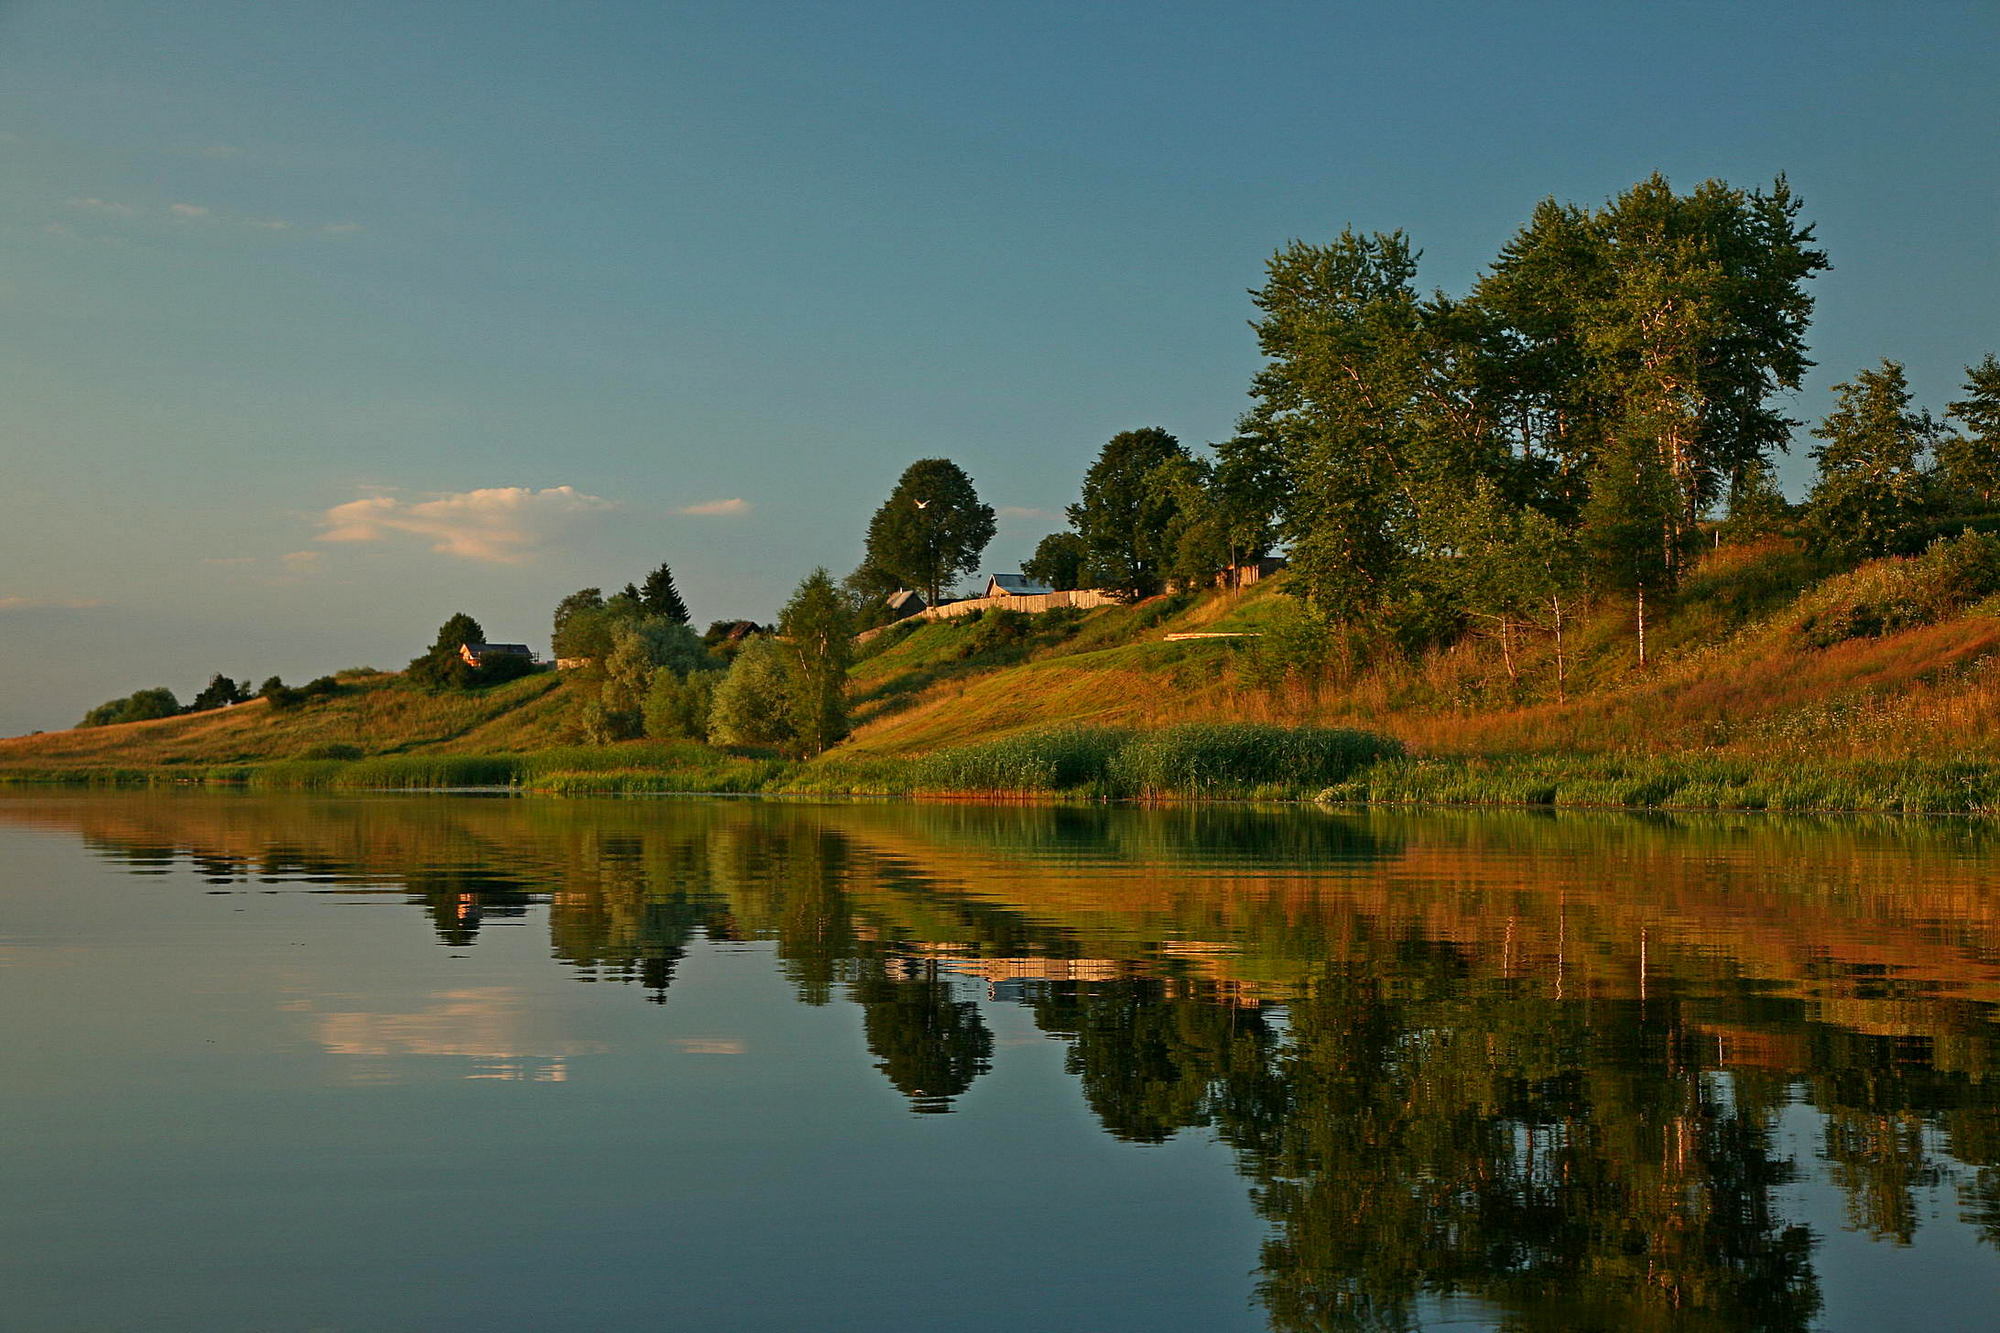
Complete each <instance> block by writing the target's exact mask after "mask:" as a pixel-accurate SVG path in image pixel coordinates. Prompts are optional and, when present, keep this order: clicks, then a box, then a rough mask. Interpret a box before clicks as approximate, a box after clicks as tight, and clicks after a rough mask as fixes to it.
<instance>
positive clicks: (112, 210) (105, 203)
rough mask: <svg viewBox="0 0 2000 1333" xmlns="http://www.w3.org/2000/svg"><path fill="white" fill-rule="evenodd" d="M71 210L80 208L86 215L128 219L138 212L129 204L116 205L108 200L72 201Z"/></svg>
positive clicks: (70, 202)
mask: <svg viewBox="0 0 2000 1333" xmlns="http://www.w3.org/2000/svg"><path fill="white" fill-rule="evenodd" d="M69 206H70V207H71V208H80V209H82V210H84V211H85V212H86V213H103V214H105V215H107V216H109V217H114V218H129V217H132V216H133V215H134V214H136V213H137V212H138V211H139V210H138V209H136V208H134V207H132V205H130V204H120V203H116V202H114V201H112V200H110V199H94V198H93V199H72V200H70V201H69Z"/></svg>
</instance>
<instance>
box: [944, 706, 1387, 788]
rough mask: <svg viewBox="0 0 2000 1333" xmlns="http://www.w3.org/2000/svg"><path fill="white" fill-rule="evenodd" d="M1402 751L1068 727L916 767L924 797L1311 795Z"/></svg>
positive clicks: (1234, 732) (1232, 725)
mask: <svg viewBox="0 0 2000 1333" xmlns="http://www.w3.org/2000/svg"><path fill="white" fill-rule="evenodd" d="M1401 753H1402V746H1401V745H1400V744H1398V743H1397V742H1396V741H1394V740H1391V739H1389V738H1388V737H1384V736H1377V735H1374V734H1372V733H1369V732H1365V731H1354V730H1348V729H1343V728H1322V727H1281V726H1274V725H1270V724H1268V723H1258V722H1189V723H1183V724H1181V725H1179V726H1172V727H1162V728H1159V729H1158V730H1153V731H1130V730H1126V729H1122V728H1115V727H1061V728H1056V729H1053V730H1049V731H1040V732H1031V733H1027V734H1024V735H1020V736H1010V737H1007V738H1005V739H1002V740H997V741H989V742H987V743H985V744H982V745H969V746H964V747H960V748H957V749H951V750H943V751H939V752H938V753H935V754H932V755H927V756H925V757H923V758H921V759H918V760H916V761H914V765H913V768H912V770H911V775H910V779H911V786H912V787H913V788H914V789H916V790H919V791H931V792H961V793H981V794H1006V793H1053V792H1063V793H1070V794H1075V795H1084V796H1103V797H1142V798H1151V797H1184V796H1210V797H1214V796H1225V797H1229V796H1235V797H1250V796H1259V797H1269V796H1280V797H1281V796H1287V795H1291V796H1296V795H1304V794H1309V793H1311V792H1314V791H1318V790H1321V789H1323V788H1325V787H1326V786H1327V785H1328V784H1330V783H1337V782H1340V781H1343V780H1345V779H1346V778H1347V777H1348V776H1349V775H1350V774H1352V773H1354V772H1355V770H1357V769H1358V768H1361V767H1363V766H1365V765H1367V764H1371V763H1374V762H1376V761H1377V760H1380V759H1383V758H1387V757H1391V756H1396V755H1400V754H1401Z"/></svg>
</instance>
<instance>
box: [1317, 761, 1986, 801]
mask: <svg viewBox="0 0 2000 1333" xmlns="http://www.w3.org/2000/svg"><path fill="white" fill-rule="evenodd" d="M1319 799H1320V801H1321V802H1323V803H1326V804H1373V805H1397V804H1456V805H1542V806H1599V807H1618V808H1625V809H1672V810H1777V811H1866V812H1887V813H1894V812H1901V813H1905V814H1995V813H2000V763H1993V762H1988V761H1980V760H1928V759H1911V760H1901V761H1895V762H1889V761H1850V762H1843V761H1838V760H1822V761H1818V762H1814V761H1810V760H1789V761H1785V762H1774V761H1771V760H1768V759H1766V760H1758V759H1754V758H1752V759H1737V758H1723V757H1712V756H1702V755H1689V756H1680V755H1674V756H1669V755H1584V756H1554V755H1520V756H1511V757H1505V758H1480V759H1455V758H1424V759H1410V758H1402V759H1388V760H1384V761H1382V762H1379V763H1376V764H1374V765H1371V766H1370V767H1368V768H1366V769H1363V770H1360V771H1358V772H1356V773H1355V774H1353V775H1352V776H1351V777H1349V778H1348V779H1347V780H1345V781H1343V782H1339V783H1334V784H1332V785H1330V786H1329V787H1327V789H1326V790H1324V791H1322V792H1321V793H1320V795H1319Z"/></svg>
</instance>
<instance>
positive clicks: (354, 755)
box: [299, 744, 361, 759]
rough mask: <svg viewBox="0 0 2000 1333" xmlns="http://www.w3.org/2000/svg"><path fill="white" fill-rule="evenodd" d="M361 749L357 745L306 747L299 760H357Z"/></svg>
mask: <svg viewBox="0 0 2000 1333" xmlns="http://www.w3.org/2000/svg"><path fill="white" fill-rule="evenodd" d="M360 757H361V747H360V746H358V745H340V744H330V745H312V746H308V747H307V748H306V750H305V752H304V753H303V754H301V755H300V756H299V758H301V759H359V758H360Z"/></svg>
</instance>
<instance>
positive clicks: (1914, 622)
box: [1797, 532, 2000, 648]
mask: <svg viewBox="0 0 2000 1333" xmlns="http://www.w3.org/2000/svg"><path fill="white" fill-rule="evenodd" d="M1995 592H2000V537H1996V536H1994V535H1992V534H1991V533H1985V532H1966V533H1961V534H1960V535H1958V536H1956V537H1950V538H1940V539H1939V540H1937V541H1935V542H1932V543H1931V545H1930V547H1929V549H1927V550H1926V551H1925V552H1924V553H1923V554H1922V555H1918V556H1908V557H1904V558H1900V559H1883V560H1876V561H1872V562H1870V563H1869V564H1866V565H1863V566H1862V567H1861V568H1859V569H1857V570H1855V571H1853V572H1852V573H1850V574H1846V575H1843V576H1841V577H1840V578H1836V579H1829V580H1828V581H1827V582H1826V583H1825V584H1824V585H1822V587H1821V588H1820V589H1819V590H1818V591H1816V592H1815V593H1814V594H1812V595H1811V596H1809V597H1808V598H1807V600H1806V607H1805V610H1806V613H1805V615H1804V616H1803V617H1801V618H1800V620H1799V622H1798V627H1797V628H1798V634H1799V636H1800V637H1801V638H1802V639H1804V640H1805V642H1806V643H1808V644H1809V645H1811V646H1812V647H1814V648H1830V647H1832V646H1833V645H1834V644H1837V643H1844V642H1846V641H1847V640H1849V639H1874V638H1881V637H1882V636H1884V635H1888V634H1894V633H1897V632H1898V631H1900V630H1906V629H1914V628H1916V627H1917V626H1920V625H1930V624H1935V623H1936V622H1937V621H1940V620H1943V619H1945V618H1947V617H1949V616H1951V615H1953V614H1955V613H1956V612H1958V611H1960V610H1963V609H1964V608H1965V607H1967V606H1969V605H1971V604H1972V603H1974V602H1977V601H1979V600H1981V599H1982V598H1985V597H1990V596H1992V595H1993V594H1994V593H1995Z"/></svg>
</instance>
